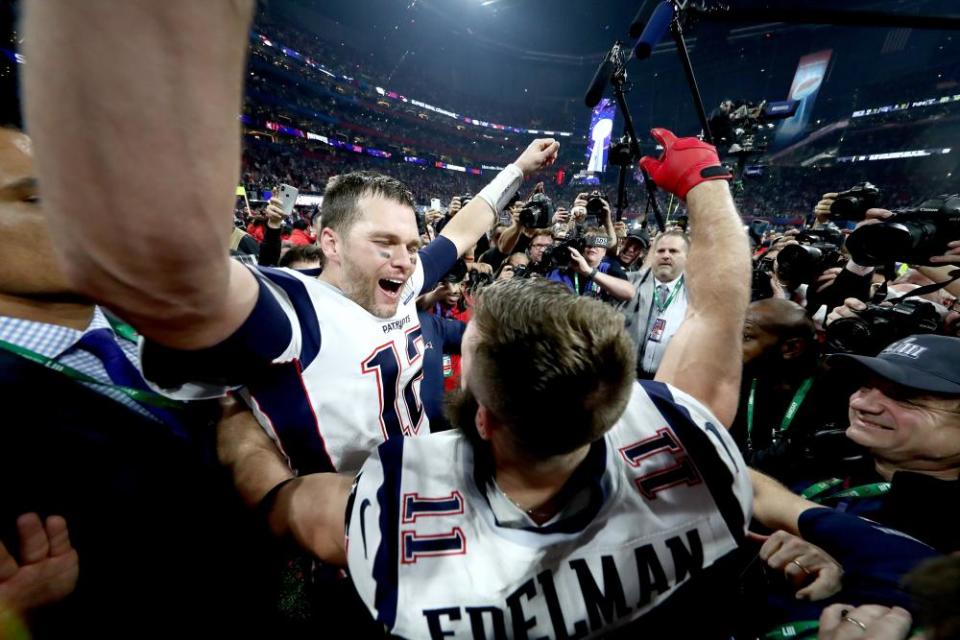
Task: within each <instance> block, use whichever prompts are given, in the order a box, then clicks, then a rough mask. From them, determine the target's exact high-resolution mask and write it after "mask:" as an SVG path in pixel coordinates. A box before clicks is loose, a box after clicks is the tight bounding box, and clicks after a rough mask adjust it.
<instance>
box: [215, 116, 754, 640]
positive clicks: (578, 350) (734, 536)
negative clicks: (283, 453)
mask: <svg viewBox="0 0 960 640" xmlns="http://www.w3.org/2000/svg"><path fill="white" fill-rule="evenodd" d="M654 136H655V137H656V138H657V139H658V141H659V142H660V143H661V144H662V145H663V147H664V158H663V159H662V160H654V159H651V158H646V159H644V161H643V164H644V168H646V169H647V171H648V172H649V173H650V175H651V176H652V177H653V179H654V180H655V181H657V183H658V184H659V185H660V186H661V187H663V188H665V189H667V190H669V191H671V192H673V193H675V194H676V195H678V196H679V197H681V198H686V199H687V203H688V210H689V212H690V220H691V227H692V229H693V238H692V248H691V252H690V256H689V262H688V279H689V282H688V286H689V292H690V306H689V313H688V316H687V319H686V321H685V323H684V325H683V326H682V327H681V328H680V330H679V331H678V332H677V335H676V337H675V338H674V340H673V341H672V342H671V344H670V346H669V348H668V350H667V353H666V355H665V356H664V360H663V363H662V365H661V367H660V369H659V371H658V375H657V379H656V380H655V381H650V382H646V381H645V382H639V383H638V382H635V380H634V371H635V365H636V350H635V348H634V346H633V343H632V342H631V340H630V338H629V336H628V335H627V332H626V331H625V329H624V326H623V319H622V317H621V316H619V315H618V313H617V312H616V311H615V310H613V309H611V308H609V307H607V306H606V305H604V304H602V303H600V302H597V301H594V300H590V299H586V298H582V297H576V296H571V295H570V294H569V293H568V292H567V291H566V290H565V289H564V288H563V287H559V286H558V285H554V284H552V283H549V282H546V281H543V280H534V281H528V280H516V279H514V280H510V281H506V282H502V283H496V284H494V285H492V286H490V287H488V288H487V289H486V290H485V291H484V292H483V293H482V294H481V295H480V296H479V297H478V299H477V301H476V305H475V307H474V315H473V319H472V322H471V324H470V325H469V327H468V329H467V333H466V335H465V336H464V342H463V375H462V385H463V393H462V395H461V397H460V399H459V402H457V403H456V409H455V411H454V412H453V413H454V415H452V416H451V418H452V419H453V421H454V422H455V423H456V424H457V425H458V426H459V427H460V430H458V431H454V432H449V433H444V434H434V435H431V436H428V437H425V438H396V439H391V440H390V441H388V442H387V443H385V444H383V445H381V446H380V447H379V448H378V450H377V452H376V453H375V454H373V455H371V456H370V458H368V460H367V462H366V463H365V464H364V465H363V467H362V469H361V472H360V474H359V475H358V476H357V477H356V481H355V483H354V486H353V490H352V492H351V478H349V477H347V476H345V475H337V474H327V473H321V474H311V475H307V476H302V477H300V478H296V479H292V480H289V481H286V482H283V483H280V484H278V486H276V487H275V488H274V489H272V490H271V491H270V492H269V493H268V494H267V498H268V500H267V501H266V502H267V504H272V510H271V511H270V514H269V515H270V522H271V526H272V527H273V528H274V530H275V531H277V532H288V533H290V534H292V536H293V537H294V538H295V539H296V540H297V541H298V542H299V543H300V544H302V545H303V546H305V547H307V548H309V549H310V550H311V551H313V552H314V553H315V554H316V555H317V556H318V557H320V558H322V559H324V560H327V561H329V562H336V563H340V564H346V565H347V566H348V567H349V570H350V573H351V576H352V578H353V580H354V583H355V585H356V587H357V591H358V593H359V594H360V596H361V598H363V600H364V601H365V603H366V604H367V607H368V609H369V611H370V612H371V614H372V615H373V616H374V617H375V618H376V620H377V621H379V622H380V623H382V624H383V625H384V626H385V627H386V628H387V629H388V631H389V632H390V633H391V634H394V635H396V636H400V637H409V638H443V637H462V638H506V637H534V638H540V637H552V638H583V637H593V636H599V635H606V634H608V633H610V632H611V631H613V630H615V629H620V628H625V627H627V626H632V625H633V624H639V625H642V626H641V629H642V630H643V632H644V634H645V635H644V637H655V638H659V637H697V638H703V637H724V634H726V635H727V637H728V635H729V634H728V633H727V632H726V631H725V625H724V623H725V622H727V621H729V618H730V615H729V611H725V610H724V608H723V606H722V603H723V602H725V600H724V598H725V597H727V596H729V595H730V594H731V593H732V592H735V589H731V588H730V585H731V584H733V580H734V578H733V577H732V576H731V575H730V574H729V573H728V572H729V571H730V569H731V563H732V559H733V558H734V552H735V551H736V549H737V548H738V546H739V544H740V543H741V541H742V540H743V538H744V533H745V528H746V523H747V522H748V520H749V511H750V503H751V490H750V481H749V478H748V476H747V469H746V466H745V465H744V462H743V459H742V458H741V457H740V455H739V453H738V452H737V449H736V446H735V445H734V443H733V441H732V439H731V438H730V436H729V435H728V434H727V433H726V429H725V427H724V425H727V424H729V423H730V422H731V421H732V419H733V416H734V413H735V412H736V405H737V395H738V389H739V378H740V359H741V354H740V351H739V350H738V349H739V348H740V344H739V343H740V334H741V331H740V329H741V324H742V321H743V316H744V313H745V310H746V306H747V303H748V300H749V290H748V286H749V278H748V275H749V269H750V264H749V253H748V251H747V243H746V236H745V234H744V232H743V228H742V225H741V224H740V221H739V219H738V217H737V214H736V211H735V209H734V206H733V203H732V200H731V198H730V193H729V189H728V187H727V185H726V184H724V183H723V182H720V181H715V179H717V178H720V179H728V178H729V176H730V174H729V172H727V171H726V170H724V169H722V168H721V167H720V165H719V161H718V159H717V156H716V151H715V149H714V148H713V147H712V146H709V145H706V144H704V143H702V142H700V141H699V140H697V139H695V138H685V139H681V140H677V139H676V138H675V137H674V136H673V135H672V134H671V133H670V132H667V131H664V130H654ZM718 276H719V277H718ZM224 428H225V430H227V431H231V432H237V433H240V432H244V433H246V434H247V437H248V438H251V439H256V438H258V437H260V438H263V437H264V436H263V435H262V432H261V431H260V430H259V429H257V428H256V427H255V426H254V425H253V423H252V420H251V419H250V417H249V415H248V414H238V415H236V416H234V417H232V418H230V419H229V420H228V421H227V423H226V424H225V425H224ZM228 462H229V461H228ZM241 466H243V465H241ZM344 513H346V524H345V522H344ZM345 533H346V534H347V536H346V542H345V536H344V534H345ZM691 611H695V613H696V614H695V615H690V612H691ZM665 634H669V636H668V635H665Z"/></svg>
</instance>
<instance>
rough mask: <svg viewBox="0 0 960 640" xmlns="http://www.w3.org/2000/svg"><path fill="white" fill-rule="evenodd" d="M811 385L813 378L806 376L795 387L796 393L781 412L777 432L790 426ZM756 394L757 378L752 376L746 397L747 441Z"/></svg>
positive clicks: (750, 433) (751, 425) (749, 434)
mask: <svg viewBox="0 0 960 640" xmlns="http://www.w3.org/2000/svg"><path fill="white" fill-rule="evenodd" d="M812 386H813V378H812V377H810V378H807V379H806V380H804V381H803V383H802V384H801V385H800V388H799V389H797V391H796V393H794V394H793V400H791V401H790V406H789V407H787V411H786V413H784V414H783V419H782V420H781V421H780V429H779V432H780V433H783V432H784V431H786V430H787V429H788V428H789V427H790V423H791V422H793V419H794V417H796V415H797V411H799V410H800V405H801V404H803V400H804V398H806V397H807V392H808V391H810V387H812ZM756 395H757V379H756V378H754V379H753V381H752V382H751V383H750V397H749V398H748V399H747V441H748V442H749V441H750V439H751V435H752V434H753V407H754V404H755V400H756Z"/></svg>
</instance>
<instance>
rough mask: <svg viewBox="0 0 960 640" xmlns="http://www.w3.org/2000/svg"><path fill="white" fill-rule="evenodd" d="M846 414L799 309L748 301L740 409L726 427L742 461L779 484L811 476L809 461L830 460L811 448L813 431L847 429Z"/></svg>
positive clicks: (774, 302)
mask: <svg viewBox="0 0 960 640" xmlns="http://www.w3.org/2000/svg"><path fill="white" fill-rule="evenodd" d="M846 414H847V396H845V395H843V393H842V391H839V392H838V386H837V385H836V384H832V380H830V379H828V378H825V377H824V375H823V372H822V371H821V370H820V367H819V345H818V343H817V336H816V329H815V328H814V325H813V321H812V320H810V318H809V317H808V316H807V314H806V312H805V311H804V309H803V307H801V306H800V305H798V304H796V303H794V302H790V301H789V300H779V299H775V298H770V299H766V300H758V301H756V302H753V303H751V305H750V307H749V308H748V309H747V317H746V320H745V321H744V325H743V384H742V386H741V390H740V404H739V407H738V410H737V417H736V418H735V419H734V421H733V425H732V426H731V427H730V432H731V435H733V437H734V439H735V440H736V441H737V444H738V445H739V446H740V448H741V451H743V452H744V458H745V459H746V460H747V463H748V464H750V465H751V466H752V467H754V468H755V469H758V470H760V471H763V472H764V473H768V474H770V475H772V476H774V477H775V478H777V479H778V480H780V481H781V482H787V483H789V482H792V481H793V480H795V479H797V478H800V477H810V475H811V473H813V471H812V470H811V464H820V463H824V465H826V464H827V463H829V459H821V458H829V457H830V456H821V455H820V452H819V451H818V450H817V449H816V448H815V447H816V442H815V439H816V436H815V434H816V433H817V432H818V431H819V432H820V433H821V438H828V437H829V436H827V435H823V431H824V430H825V429H826V427H827V426H828V425H838V424H839V425H843V426H846ZM836 435H837V437H838V438H839V437H842V434H840V433H839V432H837V433H836ZM824 442H826V441H824ZM833 443H834V440H831V441H830V442H829V443H827V444H825V445H824V446H830V445H832V444H833ZM838 453H842V451H841V452H838ZM811 458H812V459H813V460H812V462H811ZM831 472H832V469H829V470H825V471H823V473H831ZM818 473H819V472H818ZM801 474H803V475H801Z"/></svg>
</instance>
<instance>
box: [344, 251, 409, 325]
mask: <svg viewBox="0 0 960 640" xmlns="http://www.w3.org/2000/svg"><path fill="white" fill-rule="evenodd" d="M341 270H342V271H343V277H342V279H341V283H342V285H343V294H344V295H345V296H347V297H348V298H350V299H351V300H353V301H354V302H355V303H356V304H358V305H359V306H361V307H362V308H363V309H365V310H366V311H368V312H369V313H371V314H373V315H375V316H376V317H378V318H391V317H393V316H394V314H396V312H397V308H396V307H394V308H393V310H392V311H390V312H389V313H384V312H382V311H381V310H380V309H378V308H377V293H376V287H377V285H376V283H374V284H373V285H372V286H371V284H370V281H369V280H368V279H367V276H366V275H365V274H363V273H361V272H360V270H359V269H355V268H354V266H353V262H352V261H351V260H350V259H349V258H346V257H345V258H344V260H343V265H342V267H341Z"/></svg>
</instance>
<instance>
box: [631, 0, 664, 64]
mask: <svg viewBox="0 0 960 640" xmlns="http://www.w3.org/2000/svg"><path fill="white" fill-rule="evenodd" d="M672 21H673V2H671V1H670V0H664V1H663V2H661V3H660V4H659V5H657V8H656V9H654V10H653V13H652V14H651V15H650V19H649V20H647V26H645V27H644V28H643V33H641V34H640V39H639V40H637V44H635V45H634V49H633V51H634V54H635V55H636V57H637V60H646V59H647V58H649V57H650V54H651V53H652V52H653V48H654V47H655V46H657V44H658V43H659V42H660V41H661V40H663V36H664V35H666V33H667V29H669V28H670V23H671V22H672Z"/></svg>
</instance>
